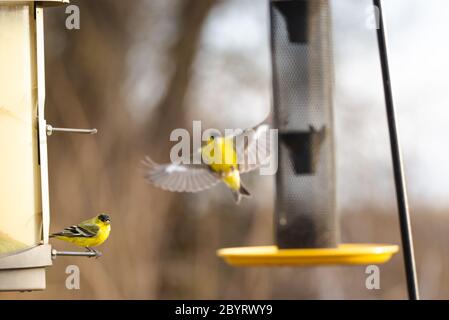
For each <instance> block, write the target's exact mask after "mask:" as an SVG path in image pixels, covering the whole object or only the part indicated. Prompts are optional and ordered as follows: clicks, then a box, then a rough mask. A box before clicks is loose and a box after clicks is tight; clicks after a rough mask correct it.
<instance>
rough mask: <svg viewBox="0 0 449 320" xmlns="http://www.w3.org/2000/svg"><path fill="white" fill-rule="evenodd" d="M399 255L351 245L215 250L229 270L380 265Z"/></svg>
mask: <svg viewBox="0 0 449 320" xmlns="http://www.w3.org/2000/svg"><path fill="white" fill-rule="evenodd" d="M398 251H399V247H398V246H397V245H388V244H357V243H353V244H340V245H339V246H338V247H337V248H320V249H278V247H276V246H261V247H241V248H226V249H220V250H218V251H217V254H218V256H220V257H222V258H223V259H225V261H226V262H227V263H228V264H230V265H231V266H311V265H341V264H343V265H367V264H381V263H385V262H387V261H388V260H390V259H391V257H392V256H393V254H395V253H397V252H398Z"/></svg>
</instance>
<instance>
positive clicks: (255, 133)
mask: <svg viewBox="0 0 449 320" xmlns="http://www.w3.org/2000/svg"><path fill="white" fill-rule="evenodd" d="M268 134H269V126H268V125H265V124H263V125H259V126H257V127H255V128H251V129H247V130H244V131H242V132H241V133H240V134H238V135H234V136H228V137H219V136H214V135H212V136H210V137H209V139H208V141H207V142H206V144H205V145H204V146H202V147H201V148H200V149H199V150H197V152H198V153H199V155H200V156H201V160H202V161H201V163H200V164H182V163H179V164H178V163H168V164H158V163H156V162H154V161H153V160H152V159H150V158H149V157H146V159H145V161H144V162H143V163H144V164H145V165H146V166H147V168H148V169H147V170H146V174H145V177H146V179H147V180H148V181H149V182H151V183H152V184H153V185H155V186H157V187H159V188H162V189H164V190H168V191H173V192H199V191H203V190H206V189H209V188H211V187H213V186H215V185H216V184H217V183H219V182H220V181H221V182H223V183H224V184H225V185H226V186H227V187H228V188H229V189H230V190H231V191H232V194H233V197H234V200H235V202H236V203H237V204H238V203H240V201H241V199H242V196H247V197H249V196H250V195H251V194H250V192H249V191H248V190H247V189H246V188H245V186H244V185H243V183H242V181H241V179H240V174H241V173H246V172H249V171H252V170H255V169H257V168H259V167H260V165H261V164H262V163H264V162H265V161H266V160H268V158H269V155H270V154H269V150H270V141H269V137H268ZM192 158H193V155H191V156H190V159H192Z"/></svg>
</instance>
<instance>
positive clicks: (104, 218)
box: [98, 214, 111, 222]
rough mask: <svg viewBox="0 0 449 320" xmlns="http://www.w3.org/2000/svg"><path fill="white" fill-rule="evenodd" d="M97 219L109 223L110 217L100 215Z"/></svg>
mask: <svg viewBox="0 0 449 320" xmlns="http://www.w3.org/2000/svg"><path fill="white" fill-rule="evenodd" d="M98 219H100V221H103V222H106V221H111V217H109V216H108V215H107V214H100V215H99V216H98Z"/></svg>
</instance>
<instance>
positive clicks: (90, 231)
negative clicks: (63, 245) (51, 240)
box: [51, 223, 100, 238]
mask: <svg viewBox="0 0 449 320" xmlns="http://www.w3.org/2000/svg"><path fill="white" fill-rule="evenodd" d="M99 229H100V227H99V226H97V225H96V224H93V223H89V224H87V223H85V224H83V226H79V225H77V226H70V227H67V228H65V229H64V230H62V231H61V232H57V233H53V234H52V235H51V237H57V236H62V237H68V238H74V237H77V238H78V237H80V238H92V237H95V236H96V235H97V234H98V230H99Z"/></svg>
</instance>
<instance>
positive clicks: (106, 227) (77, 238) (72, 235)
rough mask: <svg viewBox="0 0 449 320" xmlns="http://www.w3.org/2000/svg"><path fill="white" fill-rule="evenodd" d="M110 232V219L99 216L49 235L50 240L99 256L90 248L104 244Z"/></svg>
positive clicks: (103, 215) (106, 216)
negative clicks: (82, 248)
mask: <svg viewBox="0 0 449 320" xmlns="http://www.w3.org/2000/svg"><path fill="white" fill-rule="evenodd" d="M110 232H111V218H110V217H109V216H108V215H106V214H100V215H98V216H96V217H94V218H92V219H89V220H86V221H83V222H81V223H80V224H77V225H73V226H70V227H67V228H65V229H64V230H62V231H61V232H56V233H53V234H51V235H50V238H56V239H59V240H63V241H66V242H70V243H73V244H76V245H78V246H80V247H84V248H86V249H87V250H88V251H91V252H95V253H96V254H99V252H98V251H97V250H95V249H92V247H96V246H99V245H100V244H102V243H103V242H105V241H106V239H107V238H108V237H109V233H110Z"/></svg>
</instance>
